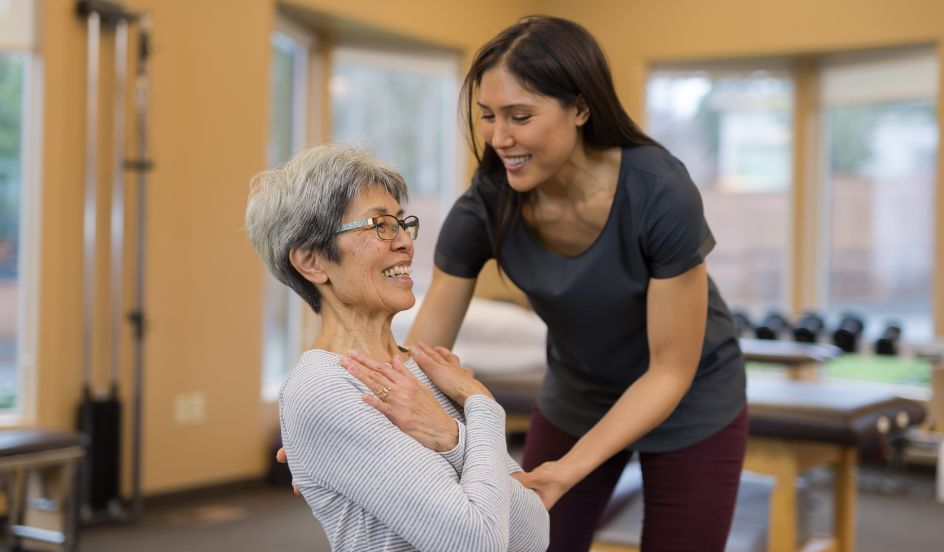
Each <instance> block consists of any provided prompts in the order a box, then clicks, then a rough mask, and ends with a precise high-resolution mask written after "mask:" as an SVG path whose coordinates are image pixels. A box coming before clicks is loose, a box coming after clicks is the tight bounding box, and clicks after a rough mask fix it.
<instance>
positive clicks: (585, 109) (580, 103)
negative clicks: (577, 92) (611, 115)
mask: <svg viewBox="0 0 944 552" xmlns="http://www.w3.org/2000/svg"><path fill="white" fill-rule="evenodd" d="M575 107H576V108H577V126H579V127H581V126H583V125H585V124H586V123H587V120H588V119H590V106H588V105H587V100H585V99H583V96H577V102H576V104H575Z"/></svg>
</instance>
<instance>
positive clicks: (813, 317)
mask: <svg viewBox="0 0 944 552" xmlns="http://www.w3.org/2000/svg"><path fill="white" fill-rule="evenodd" d="M825 325H826V324H825V322H824V320H823V317H822V316H820V315H819V314H817V313H815V312H806V313H804V314H803V316H801V317H800V318H799V319H797V321H796V324H794V326H793V340H794V341H798V342H800V343H816V341H817V340H819V335H820V334H821V333H822V332H823V328H824V327H825Z"/></svg>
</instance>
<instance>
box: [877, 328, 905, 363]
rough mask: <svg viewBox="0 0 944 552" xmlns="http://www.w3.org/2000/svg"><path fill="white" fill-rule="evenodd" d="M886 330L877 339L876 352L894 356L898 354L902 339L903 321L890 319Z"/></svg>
mask: <svg viewBox="0 0 944 552" xmlns="http://www.w3.org/2000/svg"><path fill="white" fill-rule="evenodd" d="M885 324H886V325H885V330H883V331H882V335H881V336H879V338H878V339H877V340H876V341H875V354H877V355H889V356H894V355H897V354H898V342H899V341H901V323H900V322H898V321H892V320H890V321H888V322H886V323H885Z"/></svg>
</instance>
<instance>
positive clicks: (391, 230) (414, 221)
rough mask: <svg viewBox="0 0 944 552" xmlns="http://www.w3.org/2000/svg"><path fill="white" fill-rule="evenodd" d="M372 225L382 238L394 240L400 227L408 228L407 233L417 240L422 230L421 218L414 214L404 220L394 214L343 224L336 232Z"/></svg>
mask: <svg viewBox="0 0 944 552" xmlns="http://www.w3.org/2000/svg"><path fill="white" fill-rule="evenodd" d="M371 227H373V228H374V230H376V231H377V237H379V238H380V239H382V240H392V239H394V238H396V237H397V233H398V232H400V228H403V229H404V230H406V235H407V236H410V239H411V240H415V239H416V236H417V235H418V234H419V231H420V219H418V218H417V217H416V216H412V215H411V216H409V217H406V218H405V219H402V220H401V219H398V218H397V217H395V216H393V215H377V216H376V217H370V218H369V219H364V220H356V221H354V222H349V223H347V224H342V225H341V226H338V227H337V228H335V230H334V233H335V234H340V233H341V232H347V231H348V230H356V229H358V228H371Z"/></svg>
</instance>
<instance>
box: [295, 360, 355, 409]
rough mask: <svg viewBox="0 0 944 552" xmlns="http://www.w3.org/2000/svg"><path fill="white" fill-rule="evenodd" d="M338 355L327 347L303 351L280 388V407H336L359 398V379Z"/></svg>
mask: <svg viewBox="0 0 944 552" xmlns="http://www.w3.org/2000/svg"><path fill="white" fill-rule="evenodd" d="M339 359H340V356H338V355H336V354H333V353H328V352H326V351H317V350H310V351H305V352H304V353H302V356H301V358H299V361H298V364H297V365H296V366H295V368H293V369H292V371H291V372H289V374H288V376H287V377H286V378H285V381H284V382H283V383H282V387H281V389H280V390H279V404H280V406H281V407H282V409H283V411H292V412H298V411H308V413H309V414H317V413H319V412H322V411H325V412H327V411H336V410H337V406H338V405H339V403H343V402H345V401H359V400H360V395H361V394H362V393H361V392H360V391H359V390H358V385H359V384H358V382H356V381H355V380H354V378H353V377H352V376H351V375H350V374H349V373H348V372H347V370H345V369H344V368H342V367H341V365H340V364H338V360H339Z"/></svg>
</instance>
